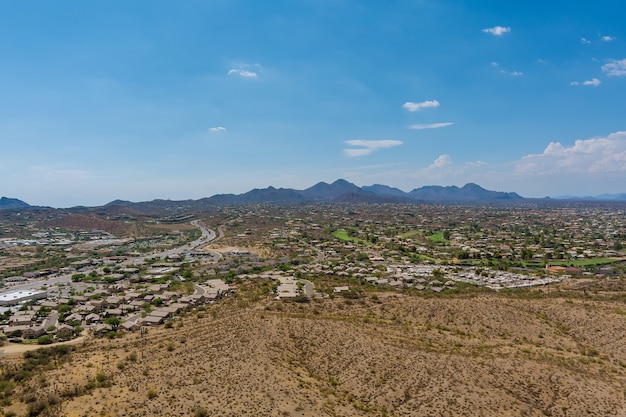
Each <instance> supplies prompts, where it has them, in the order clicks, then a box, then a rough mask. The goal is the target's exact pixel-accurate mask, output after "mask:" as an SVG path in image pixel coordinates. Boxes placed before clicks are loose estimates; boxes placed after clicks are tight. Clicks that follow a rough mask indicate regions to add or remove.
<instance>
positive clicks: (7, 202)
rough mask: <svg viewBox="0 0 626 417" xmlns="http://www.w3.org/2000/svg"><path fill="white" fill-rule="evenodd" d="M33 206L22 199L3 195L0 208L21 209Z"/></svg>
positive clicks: (0, 199)
mask: <svg viewBox="0 0 626 417" xmlns="http://www.w3.org/2000/svg"><path fill="white" fill-rule="evenodd" d="M29 207H31V205H30V204H28V203H25V202H24V201H22V200H18V199H17V198H8V197H2V198H0V210H16V209H17V210H19V209H25V208H29Z"/></svg>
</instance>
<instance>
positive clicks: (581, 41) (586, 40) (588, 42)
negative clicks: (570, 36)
mask: <svg viewBox="0 0 626 417" xmlns="http://www.w3.org/2000/svg"><path fill="white" fill-rule="evenodd" d="M580 43H582V44H583V45H589V44H590V43H591V41H590V40H589V39H586V38H580Z"/></svg>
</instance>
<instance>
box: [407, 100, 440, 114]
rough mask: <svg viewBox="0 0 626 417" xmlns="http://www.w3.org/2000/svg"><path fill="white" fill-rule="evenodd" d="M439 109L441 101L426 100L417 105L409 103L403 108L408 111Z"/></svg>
mask: <svg viewBox="0 0 626 417" xmlns="http://www.w3.org/2000/svg"><path fill="white" fill-rule="evenodd" d="M434 107H439V101H437V100H426V101H422V102H421V103H416V102H413V101H407V102H406V103H404V104H403V105H402V108H403V109H405V110H408V111H411V112H413V111H419V110H421V109H427V108H434Z"/></svg>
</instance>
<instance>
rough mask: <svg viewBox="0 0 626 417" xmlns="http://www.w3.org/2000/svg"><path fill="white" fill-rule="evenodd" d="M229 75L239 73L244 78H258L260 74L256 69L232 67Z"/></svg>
mask: <svg viewBox="0 0 626 417" xmlns="http://www.w3.org/2000/svg"><path fill="white" fill-rule="evenodd" d="M228 75H239V76H242V77H244V78H256V77H257V76H258V74H257V73H256V72H254V71H248V70H243V69H239V68H231V69H230V70H229V71H228Z"/></svg>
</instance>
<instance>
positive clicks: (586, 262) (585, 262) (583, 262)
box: [548, 258, 624, 266]
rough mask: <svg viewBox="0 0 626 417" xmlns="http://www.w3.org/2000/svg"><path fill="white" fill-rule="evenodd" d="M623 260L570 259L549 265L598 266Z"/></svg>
mask: <svg viewBox="0 0 626 417" xmlns="http://www.w3.org/2000/svg"><path fill="white" fill-rule="evenodd" d="M623 260H624V259H623V258H591V259H570V260H563V261H558V260H554V259H551V260H550V261H548V263H549V264H550V265H552V266H596V265H607V264H612V263H615V262H619V261H623Z"/></svg>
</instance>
